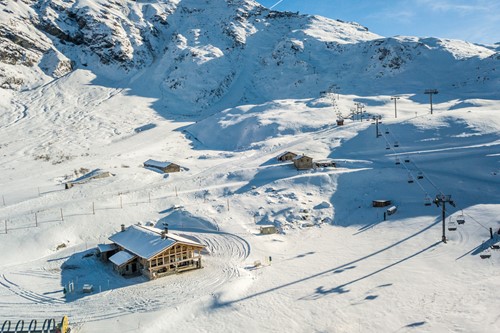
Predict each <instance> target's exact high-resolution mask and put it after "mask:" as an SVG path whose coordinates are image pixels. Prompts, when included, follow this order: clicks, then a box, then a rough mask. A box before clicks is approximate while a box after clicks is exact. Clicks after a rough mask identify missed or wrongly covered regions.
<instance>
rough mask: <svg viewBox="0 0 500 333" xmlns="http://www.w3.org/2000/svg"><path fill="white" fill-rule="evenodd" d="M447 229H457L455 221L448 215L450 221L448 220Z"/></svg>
mask: <svg viewBox="0 0 500 333" xmlns="http://www.w3.org/2000/svg"><path fill="white" fill-rule="evenodd" d="M448 230H449V231H456V230H457V223H456V222H455V221H453V220H452V219H451V217H450V221H449V222H448Z"/></svg>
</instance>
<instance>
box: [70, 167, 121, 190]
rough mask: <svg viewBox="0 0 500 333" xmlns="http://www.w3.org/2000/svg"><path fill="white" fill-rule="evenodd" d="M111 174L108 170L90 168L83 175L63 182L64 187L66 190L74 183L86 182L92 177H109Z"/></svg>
mask: <svg viewBox="0 0 500 333" xmlns="http://www.w3.org/2000/svg"><path fill="white" fill-rule="evenodd" d="M111 176H114V175H113V174H112V173H111V172H109V171H103V170H101V169H95V170H92V171H90V172H88V173H86V174H84V175H83V176H81V177H79V178H77V179H75V180H71V181H69V182H67V183H65V184H64V188H65V189H66V190H67V189H70V188H72V187H73V186H74V185H77V184H85V183H88V182H90V181H91V180H94V179H100V178H107V177H111Z"/></svg>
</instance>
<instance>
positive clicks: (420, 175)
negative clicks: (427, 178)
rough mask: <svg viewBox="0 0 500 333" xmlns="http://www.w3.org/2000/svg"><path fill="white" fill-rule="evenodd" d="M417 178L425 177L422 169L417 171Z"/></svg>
mask: <svg viewBox="0 0 500 333" xmlns="http://www.w3.org/2000/svg"><path fill="white" fill-rule="evenodd" d="M417 179H424V173H423V172H422V171H419V172H418V173H417Z"/></svg>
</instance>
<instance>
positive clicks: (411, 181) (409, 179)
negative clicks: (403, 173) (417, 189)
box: [408, 173, 414, 183]
mask: <svg viewBox="0 0 500 333" xmlns="http://www.w3.org/2000/svg"><path fill="white" fill-rule="evenodd" d="M413 181H414V180H413V176H412V175H411V173H408V183H413Z"/></svg>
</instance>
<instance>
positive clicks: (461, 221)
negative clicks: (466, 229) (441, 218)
mask: <svg viewBox="0 0 500 333" xmlns="http://www.w3.org/2000/svg"><path fill="white" fill-rule="evenodd" d="M457 223H458V224H464V223H465V216H464V213H463V211H461V213H460V214H459V215H458V216H457Z"/></svg>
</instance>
